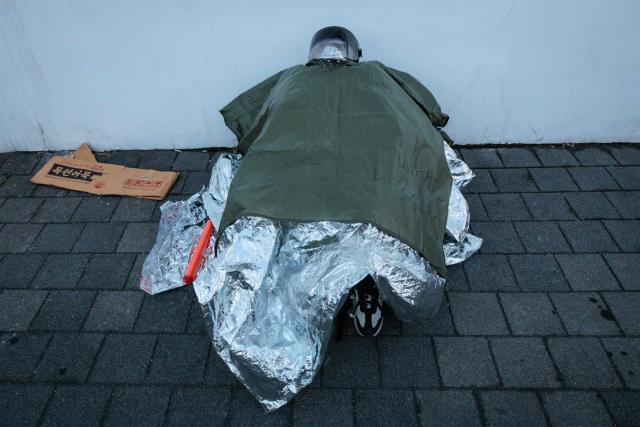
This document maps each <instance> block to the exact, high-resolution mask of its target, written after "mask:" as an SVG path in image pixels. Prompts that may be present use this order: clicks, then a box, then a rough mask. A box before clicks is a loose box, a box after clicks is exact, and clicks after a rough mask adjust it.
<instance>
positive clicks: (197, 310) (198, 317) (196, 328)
mask: <svg viewBox="0 0 640 427" xmlns="http://www.w3.org/2000/svg"><path fill="white" fill-rule="evenodd" d="M192 299H193V302H192V303H191V309H190V310H189V320H188V321H187V333H188V334H207V333H208V332H209V330H208V329H209V326H208V322H210V321H211V320H210V318H211V314H209V312H208V310H203V309H202V306H201V305H200V304H199V303H198V301H197V298H196V297H195V295H194V296H193V297H192Z"/></svg>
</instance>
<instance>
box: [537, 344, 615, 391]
mask: <svg viewBox="0 0 640 427" xmlns="http://www.w3.org/2000/svg"><path fill="white" fill-rule="evenodd" d="M547 345H548V347H549V352H550V353H551V357H552V358H553V360H554V361H555V363H556V368H558V370H559V371H560V376H561V378H562V380H563V382H564V384H565V386H566V387H571V388H616V387H620V386H621V382H620V379H619V378H618V375H617V374H616V372H615V370H614V369H613V366H612V365H611V362H610V360H609V358H608V357H607V353H606V352H605V350H604V348H603V347H602V345H601V344H600V342H598V340H597V339H596V338H549V339H548V341H547Z"/></svg>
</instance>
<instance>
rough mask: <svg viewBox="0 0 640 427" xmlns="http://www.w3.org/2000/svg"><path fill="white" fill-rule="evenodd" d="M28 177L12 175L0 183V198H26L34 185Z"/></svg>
mask: <svg viewBox="0 0 640 427" xmlns="http://www.w3.org/2000/svg"><path fill="white" fill-rule="evenodd" d="M29 179H30V178H29V177H28V176H23V175H12V176H10V177H8V178H7V179H6V180H5V181H4V182H2V183H0V197H27V196H28V195H30V194H31V193H32V192H33V190H34V188H35V187H36V185H35V184H34V183H32V182H31V181H30V180H29Z"/></svg>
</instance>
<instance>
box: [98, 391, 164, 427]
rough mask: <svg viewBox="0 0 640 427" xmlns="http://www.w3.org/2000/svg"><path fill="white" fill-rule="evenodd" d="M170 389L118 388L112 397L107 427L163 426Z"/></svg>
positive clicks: (106, 420)
mask: <svg viewBox="0 0 640 427" xmlns="http://www.w3.org/2000/svg"><path fill="white" fill-rule="evenodd" d="M170 394H171V392H170V390H169V388H168V387H131V386H127V387H118V388H116V389H115V390H114V391H113V393H112V396H111V404H110V405H109V409H108V411H107V417H106V419H105V425H107V426H137V425H148V426H161V425H163V422H164V419H165V413H166V411H167V407H168V405H169V397H170Z"/></svg>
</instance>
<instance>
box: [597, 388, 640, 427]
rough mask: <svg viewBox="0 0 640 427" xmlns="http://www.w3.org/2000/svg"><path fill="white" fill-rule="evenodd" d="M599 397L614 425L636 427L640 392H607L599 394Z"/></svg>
mask: <svg viewBox="0 0 640 427" xmlns="http://www.w3.org/2000/svg"><path fill="white" fill-rule="evenodd" d="M601 395H602V399H603V400H604V403H605V405H606V407H607V408H608V409H609V413H610V414H611V417H612V418H613V422H614V423H615V425H617V426H638V424H639V423H638V408H640V392H637V391H607V392H604V393H601Z"/></svg>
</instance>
